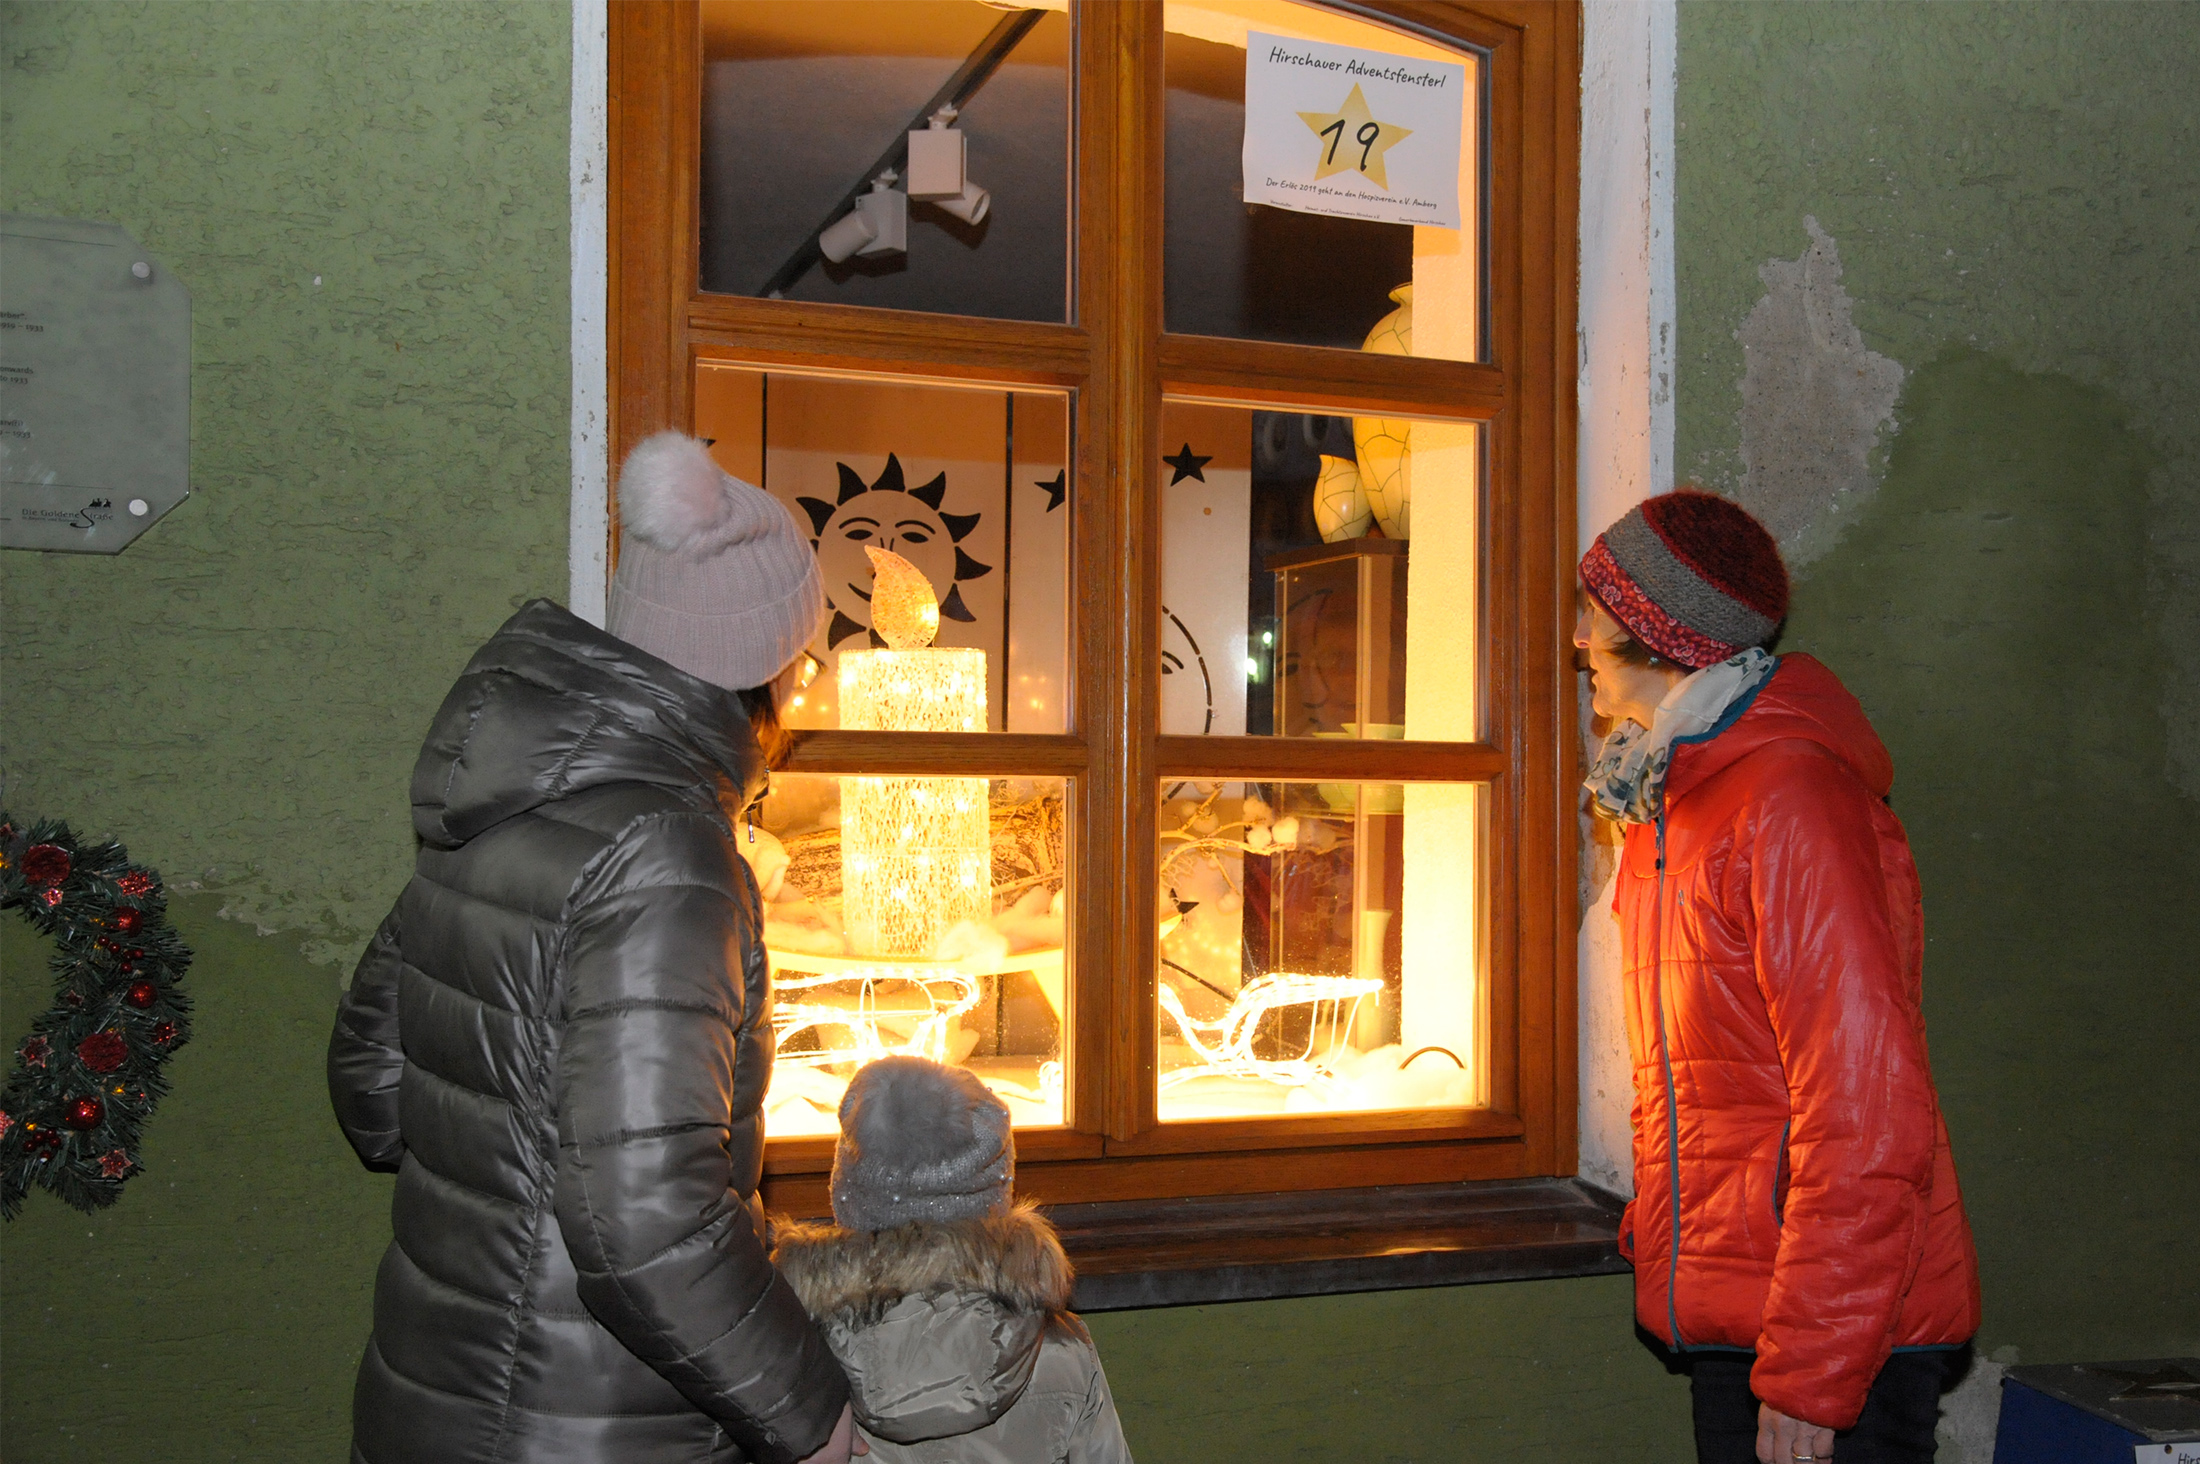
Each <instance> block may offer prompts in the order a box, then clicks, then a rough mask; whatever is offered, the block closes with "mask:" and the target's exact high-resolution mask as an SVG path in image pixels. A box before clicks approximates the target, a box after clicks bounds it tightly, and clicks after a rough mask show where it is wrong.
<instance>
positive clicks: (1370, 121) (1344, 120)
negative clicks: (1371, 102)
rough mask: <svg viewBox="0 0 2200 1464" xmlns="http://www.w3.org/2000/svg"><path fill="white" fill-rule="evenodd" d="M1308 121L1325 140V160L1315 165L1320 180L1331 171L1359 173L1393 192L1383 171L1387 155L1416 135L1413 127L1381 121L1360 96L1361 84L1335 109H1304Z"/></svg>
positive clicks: (1303, 113)
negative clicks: (1323, 110) (1307, 110)
mask: <svg viewBox="0 0 2200 1464" xmlns="http://www.w3.org/2000/svg"><path fill="white" fill-rule="evenodd" d="M1299 120H1300V121H1301V122H1304V123H1305V124H1306V125H1307V127H1308V128H1310V129H1311V130H1312V131H1313V132H1314V134H1315V135H1316V136H1318V137H1320V138H1321V140H1322V150H1321V161H1320V162H1319V163H1318V164H1317V165H1316V166H1315V169H1314V181H1315V182H1317V183H1319V182H1320V181H1321V180H1322V179H1324V178H1326V177H1328V176H1329V175H1330V174H1331V173H1346V172H1351V173H1359V174H1362V175H1364V176H1365V177H1366V178H1367V181H1368V182H1370V183H1373V184H1374V185H1375V186H1376V187H1377V188H1380V189H1382V190H1383V191H1384V192H1385V193H1388V192H1389V191H1390V179H1389V176H1388V175H1387V174H1385V173H1384V171H1383V154H1384V153H1386V152H1388V151H1390V149H1391V148H1392V147H1394V146H1395V145H1397V144H1398V143H1401V142H1404V141H1405V140H1406V139H1407V138H1409V137H1411V136H1412V135H1413V129H1412V128H1410V127H1393V126H1392V125H1391V124H1390V123H1388V122H1378V121H1376V120H1375V118H1374V116H1373V115H1372V114H1371V113H1370V112H1369V111H1368V110H1367V98H1366V97H1364V96H1362V95H1360V84H1359V83H1358V82H1354V83H1353V84H1352V95H1350V96H1348V97H1346V98H1345V99H1344V105H1343V106H1341V107H1339V108H1338V109H1337V110H1336V111H1334V112H1301V113H1299Z"/></svg>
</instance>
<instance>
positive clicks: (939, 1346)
mask: <svg viewBox="0 0 2200 1464" xmlns="http://www.w3.org/2000/svg"><path fill="white" fill-rule="evenodd" d="M772 1238H773V1241H774V1243H775V1248H774V1250H773V1259H774V1260H776V1261H777V1262H778V1263H779V1268H780V1270H781V1271H782V1272H784V1273H785V1275H786V1277H787V1280H788V1282H789V1283H790V1284H792V1285H793V1287H794V1289H795V1291H796V1292H797V1293H798V1294H799V1295H800V1296H801V1297H802V1304H803V1305H804V1306H806V1307H807V1308H809V1311H810V1315H812V1316H814V1317H816V1318H817V1319H818V1323H819V1324H820V1325H821V1326H822V1327H824V1329H825V1340H826V1341H827V1342H828V1343H829V1344H830V1345H831V1346H832V1349H833V1355H834V1356H836V1357H838V1358H839V1359H840V1363H841V1366H842V1367H844V1368H846V1369H847V1372H848V1385H849V1387H850V1389H851V1390H852V1391H853V1392H854V1394H855V1405H856V1422H857V1423H859V1424H861V1425H862V1426H863V1431H864V1434H865V1436H866V1437H867V1438H868V1440H869V1442H870V1445H871V1459H872V1460H873V1461H874V1464H1131V1451H1130V1445H1129V1444H1127V1443H1125V1442H1124V1440H1123V1425H1122V1423H1121V1421H1120V1420H1118V1419H1117V1417H1116V1414H1115V1398H1114V1396H1113V1395H1112V1394H1111V1393H1110V1392H1109V1391H1108V1375H1107V1374H1106V1373H1105V1372H1104V1371H1102V1370H1101V1367H1100V1351H1099V1349H1098V1348H1096V1347H1094V1346H1093V1345H1092V1334H1091V1333H1090V1332H1087V1331H1086V1330H1085V1325H1084V1323H1083V1322H1080V1321H1079V1320H1077V1318H1076V1317H1075V1316H1074V1315H1072V1314H1071V1313H1070V1312H1069V1310H1068V1306H1069V1296H1070V1287H1071V1283H1072V1281H1073V1279H1074V1275H1073V1273H1072V1272H1071V1270H1070V1264H1069V1258H1068V1257H1067V1256H1065V1255H1063V1254H1062V1245H1061V1242H1060V1241H1058V1240H1056V1239H1055V1236H1054V1227H1053V1226H1051V1225H1049V1224H1047V1222H1046V1221H1045V1220H1044V1219H1043V1218H1041V1216H1040V1215H1039V1214H1038V1213H1037V1212H1036V1211H1035V1210H1033V1209H1031V1208H1030V1207H1029V1206H1028V1205H1027V1206H1019V1207H1018V1208H1017V1209H1016V1210H1014V1211H1013V1212H1011V1213H1009V1214H1007V1215H1002V1216H995V1217H989V1218H986V1219H982V1220H959V1221H955V1222H952V1223H948V1224H924V1223H918V1224H912V1225H902V1226H897V1227H895V1228H894V1229H892V1230H879V1231H861V1230H843V1229H841V1228H840V1227H839V1226H837V1225H812V1224H802V1223H798V1222H790V1221H784V1220H782V1221H780V1222H779V1224H778V1225H777V1227H776V1228H775V1229H774V1231H773V1236H772Z"/></svg>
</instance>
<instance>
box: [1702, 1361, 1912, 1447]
mask: <svg viewBox="0 0 2200 1464" xmlns="http://www.w3.org/2000/svg"><path fill="white" fill-rule="evenodd" d="M1952 1355H1953V1354H1951V1353H1949V1352H1945V1351H1937V1350H1936V1351H1932V1352H1897V1353H1896V1354H1894V1356H1892V1357H1890V1358H1888V1359H1887V1365H1886V1366H1885V1367H1884V1368H1881V1369H1880V1372H1879V1376H1878V1377H1876V1378H1873V1379H1872V1390H1871V1394H1870V1396H1869V1397H1867V1398H1866V1399H1865V1400H1864V1412H1863V1414H1862V1415H1861V1416H1859V1417H1858V1418H1857V1420H1856V1427H1854V1428H1850V1429H1843V1430H1842V1431H1841V1432H1839V1433H1837V1434H1835V1435H1834V1436H1833V1458H1834V1464H1932V1458H1933V1448H1934V1445H1933V1428H1934V1425H1936V1424H1937V1423H1939V1421H1940V1388H1941V1383H1942V1381H1943V1379H1945V1378H1946V1376H1947V1372H1948V1359H1949V1358H1950V1357H1951V1356H1952ZM1756 1361H1757V1358H1756V1355H1755V1354H1754V1353H1749V1352H1699V1353H1692V1354H1690V1356H1689V1359H1688V1371H1689V1396H1690V1400H1691V1402H1692V1404H1693V1406H1694V1410H1695V1417H1696V1458H1697V1461H1698V1464H1757V1399H1756V1397H1755V1395H1753V1394H1752V1393H1751V1392H1750V1391H1749V1369H1750V1366H1751V1365H1752V1364H1753V1363H1755V1362H1756ZM1781 1464H1786V1461H1784V1460H1783V1461H1781Z"/></svg>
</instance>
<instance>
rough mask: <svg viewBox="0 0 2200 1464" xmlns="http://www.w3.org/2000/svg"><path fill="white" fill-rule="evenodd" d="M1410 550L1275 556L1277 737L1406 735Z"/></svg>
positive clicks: (1365, 543) (1380, 547)
mask: <svg viewBox="0 0 2200 1464" xmlns="http://www.w3.org/2000/svg"><path fill="white" fill-rule="evenodd" d="M1410 548H1411V545H1410V544H1409V543H1408V542H1407V541H1406V540H1403V539H1346V540H1344V541H1343V542H1342V543H1338V544H1323V545H1320V546H1318V547H1314V548H1307V549H1292V550H1287V551H1286V552H1284V553H1282V554H1277V555H1274V556H1272V557H1270V559H1269V560H1268V572H1269V573H1270V574H1271V575H1273V576H1274V577H1275V581H1276V615H1275V626H1276V629H1275V656H1274V664H1275V685H1276V691H1275V699H1274V718H1275V728H1276V735H1277V736H1278V737H1356V738H1389V739H1397V738H1402V737H1404V736H1405V735H1406V559H1407V550H1408V549H1410Z"/></svg>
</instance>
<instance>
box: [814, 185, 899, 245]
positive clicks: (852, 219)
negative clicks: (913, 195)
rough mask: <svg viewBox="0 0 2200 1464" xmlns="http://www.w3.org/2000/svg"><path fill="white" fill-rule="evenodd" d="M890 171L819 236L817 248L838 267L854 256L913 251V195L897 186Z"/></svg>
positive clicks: (860, 195)
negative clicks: (910, 195) (911, 218)
mask: <svg viewBox="0 0 2200 1464" xmlns="http://www.w3.org/2000/svg"><path fill="white" fill-rule="evenodd" d="M894 178H895V174H894V171H893V170H892V169H891V168H889V169H887V170H886V171H885V172H883V173H881V174H879V175H878V177H876V178H874V179H872V180H871V191H870V192H869V193H864V194H859V195H858V196H857V198H856V206H855V207H854V208H853V209H850V210H849V211H848V212H847V213H846V214H845V215H843V216H842V217H841V218H840V219H839V221H838V222H836V223H834V224H833V225H831V226H830V227H829V228H827V229H826V230H825V231H824V232H823V233H821V234H819V235H818V236H817V248H818V252H819V253H820V254H823V255H824V256H825V257H826V258H827V259H829V260H831V261H832V262H833V263H835V264H838V263H840V262H841V261H842V260H844V259H846V258H847V257H848V256H849V255H851V254H900V253H903V252H905V251H906V250H907V249H908V248H909V195H907V194H905V193H902V192H900V191H898V190H897V189H896V188H895V187H894Z"/></svg>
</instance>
